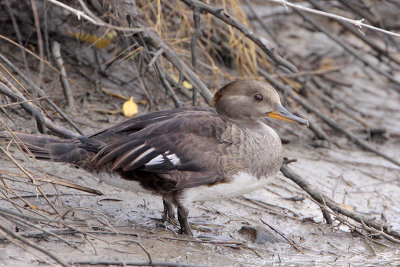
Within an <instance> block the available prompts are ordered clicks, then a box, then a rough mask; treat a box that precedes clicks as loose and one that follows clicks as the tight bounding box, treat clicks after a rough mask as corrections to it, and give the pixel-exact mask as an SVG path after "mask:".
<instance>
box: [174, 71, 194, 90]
mask: <svg viewBox="0 0 400 267" xmlns="http://www.w3.org/2000/svg"><path fill="white" fill-rule="evenodd" d="M171 77H172V79H174V81H175V82H176V83H179V77H178V76H176V75H175V74H171ZM182 85H183V87H185V88H186V89H193V85H192V84H191V83H190V82H188V81H186V80H184V81H183V83H182Z"/></svg>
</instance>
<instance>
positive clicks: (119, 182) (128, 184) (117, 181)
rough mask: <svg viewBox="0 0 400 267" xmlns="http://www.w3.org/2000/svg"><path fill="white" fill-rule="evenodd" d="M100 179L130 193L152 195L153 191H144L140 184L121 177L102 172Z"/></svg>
mask: <svg viewBox="0 0 400 267" xmlns="http://www.w3.org/2000/svg"><path fill="white" fill-rule="evenodd" d="M98 177H99V178H100V180H101V181H102V182H104V183H106V184H108V185H111V186H114V187H117V188H121V189H124V190H128V191H135V192H143V193H148V194H151V193H152V192H151V191H149V190H146V189H144V188H143V187H142V186H141V185H140V184H139V182H137V181H131V180H126V179H123V178H121V176H119V175H117V174H109V173H106V172H101V173H99V175H98Z"/></svg>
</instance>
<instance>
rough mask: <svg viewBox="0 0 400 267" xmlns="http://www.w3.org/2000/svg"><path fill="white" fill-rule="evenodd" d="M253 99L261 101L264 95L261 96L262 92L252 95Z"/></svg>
mask: <svg viewBox="0 0 400 267" xmlns="http://www.w3.org/2000/svg"><path fill="white" fill-rule="evenodd" d="M254 99H255V100H257V101H263V99H264V97H263V96H262V94H256V95H255V96H254Z"/></svg>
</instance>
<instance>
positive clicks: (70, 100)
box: [51, 41, 74, 111]
mask: <svg viewBox="0 0 400 267" xmlns="http://www.w3.org/2000/svg"><path fill="white" fill-rule="evenodd" d="M51 48H52V49H51V51H52V54H53V57H54V63H55V64H56V67H57V68H58V70H59V71H60V73H61V74H60V79H61V85H62V88H63V91H64V96H65V98H66V99H67V108H68V110H70V111H72V110H73V108H74V97H73V95H72V90H71V87H70V86H69V82H68V79H67V70H66V69H65V66H64V61H63V59H62V57H61V48H60V44H59V43H58V42H57V41H53V42H52V43H51Z"/></svg>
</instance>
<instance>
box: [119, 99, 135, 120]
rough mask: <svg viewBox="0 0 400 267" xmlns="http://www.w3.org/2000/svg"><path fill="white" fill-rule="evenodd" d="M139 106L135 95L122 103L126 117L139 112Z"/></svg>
mask: <svg viewBox="0 0 400 267" xmlns="http://www.w3.org/2000/svg"><path fill="white" fill-rule="evenodd" d="M138 111H139V108H138V105H137V104H136V103H135V101H133V97H131V98H129V100H128V101H126V102H125V103H124V104H123V105H122V112H123V113H124V116H125V117H128V118H130V117H132V116H135V115H136V114H138Z"/></svg>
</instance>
